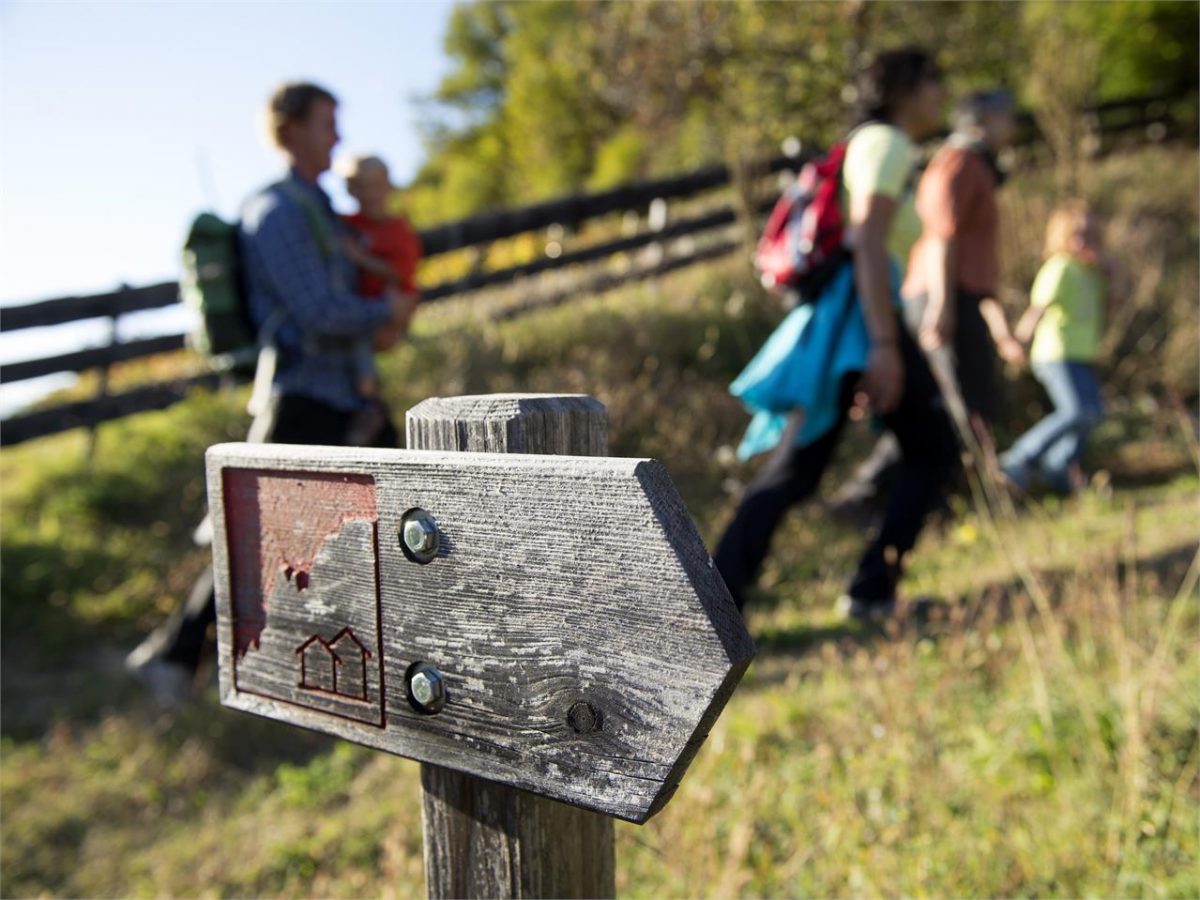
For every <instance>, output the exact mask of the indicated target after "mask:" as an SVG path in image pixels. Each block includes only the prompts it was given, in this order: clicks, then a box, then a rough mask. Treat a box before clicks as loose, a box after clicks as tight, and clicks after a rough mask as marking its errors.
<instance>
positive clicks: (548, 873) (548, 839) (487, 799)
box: [407, 394, 615, 898]
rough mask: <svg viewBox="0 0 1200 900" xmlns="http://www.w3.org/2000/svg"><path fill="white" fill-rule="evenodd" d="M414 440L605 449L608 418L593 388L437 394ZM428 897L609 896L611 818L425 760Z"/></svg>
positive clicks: (460, 445)
mask: <svg viewBox="0 0 1200 900" xmlns="http://www.w3.org/2000/svg"><path fill="white" fill-rule="evenodd" d="M407 437H408V439H407V446H408V447H409V449H413V450H459V451H475V452H489V453H539V454H566V455H571V456H604V455H606V453H607V445H608V418H607V414H606V412H605V409H604V405H603V404H601V403H600V402H599V401H598V400H595V399H593V398H591V397H586V396H559V395H503V394H498V395H491V396H486V397H447V398H433V399H431V400H426V401H425V402H423V403H421V404H418V405H417V406H416V407H414V408H413V409H411V410H410V411H409V413H408V416H407ZM421 786H422V788H423V789H424V813H423V821H424V828H425V880H426V888H427V890H428V893H429V896H430V897H438V898H441V897H611V896H613V895H614V893H615V883H614V853H613V820H612V818H611V817H609V816H605V815H601V814H599V813H594V812H590V811H588V810H585V809H579V808H577V807H573V806H568V805H566V804H565V803H559V802H558V801H556V800H551V799H549V798H546V797H541V796H538V795H536V794H532V793H529V792H528V791H523V790H519V789H517V788H512V787H508V786H506V785H502V784H497V783H495V782H491V781H485V780H484V779H482V778H476V777H475V776H473V775H467V774H464V773H461V772H456V771H452V770H450V769H445V768H442V767H441V766H437V765H433V764H431V763H422V764H421Z"/></svg>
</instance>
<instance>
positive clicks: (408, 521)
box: [400, 507, 441, 565]
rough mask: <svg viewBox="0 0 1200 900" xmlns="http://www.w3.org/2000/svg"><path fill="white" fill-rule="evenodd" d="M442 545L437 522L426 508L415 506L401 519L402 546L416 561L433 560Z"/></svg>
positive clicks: (410, 557)
mask: <svg viewBox="0 0 1200 900" xmlns="http://www.w3.org/2000/svg"><path fill="white" fill-rule="evenodd" d="M440 545H441V539H440V535H439V533H438V527H437V522H435V521H434V520H433V516H431V515H430V514H429V513H427V512H426V511H425V510H423V509H421V508H419V507H414V508H413V509H410V510H409V511H408V512H406V513H405V514H404V516H403V517H402V518H401V520H400V547H401V549H402V550H403V551H404V555H405V556H407V557H408V558H409V559H410V560H412V561H413V562H415V563H421V564H422V565H424V564H425V563H430V562H433V561H434V560H435V559H436V558H437V555H438V548H439V546H440Z"/></svg>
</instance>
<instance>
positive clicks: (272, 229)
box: [241, 171, 390, 412]
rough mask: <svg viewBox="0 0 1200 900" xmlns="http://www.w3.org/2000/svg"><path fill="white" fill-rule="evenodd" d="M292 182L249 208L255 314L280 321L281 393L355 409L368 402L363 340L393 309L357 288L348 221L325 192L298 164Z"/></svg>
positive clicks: (245, 217) (247, 248) (246, 236)
mask: <svg viewBox="0 0 1200 900" xmlns="http://www.w3.org/2000/svg"><path fill="white" fill-rule="evenodd" d="M287 182H288V183H286V184H282V185H281V184H275V185H271V186H270V187H268V188H266V189H264V190H263V191H261V192H260V193H258V194H256V195H254V196H253V197H251V198H250V199H249V200H248V201H246V205H245V207H244V208H243V210H242V226H241V249H242V260H243V267H244V271H245V273H246V289H247V292H248V303H249V308H250V314H251V316H252V317H253V318H254V321H255V323H257V324H258V326H259V327H260V328H261V327H262V326H263V325H264V324H265V323H271V324H273V325H275V326H276V330H275V332H274V339H275V343H276V345H277V346H278V348H279V363H278V367H277V369H276V371H275V384H274V390H275V392H276V393H279V394H287V395H300V396H303V397H308V398H311V399H313V400H316V401H318V402H320V403H324V404H325V405H327V406H330V407H332V408H334V409H337V410H340V411H342V412H353V411H355V410H357V409H361V408H362V407H363V406H364V405H366V401H365V400H364V399H363V398H362V397H360V396H359V394H358V392H357V390H356V385H355V382H356V378H357V375H358V374H360V373H361V365H360V363H359V362H358V361H357V360H356V351H355V348H356V345H359V344H360V343H361V341H362V340H363V339H364V338H366V337H369V335H370V334H371V332H373V331H374V330H375V329H376V328H378V327H379V326H380V325H382V324H383V323H384V322H386V321H387V319H388V317H389V315H390V310H389V307H388V304H387V303H382V302H379V301H373V300H366V299H364V298H362V297H361V296H359V295H358V294H357V293H355V292H354V290H353V287H352V286H353V284H354V281H355V270H354V266H353V265H352V264H351V262H350V260H349V259H348V258H347V257H346V255H345V253H344V252H343V250H342V237H343V235H344V234H345V233H346V232H345V226H344V225H343V223H342V221H341V220H340V219H339V218H338V216H337V214H336V213H334V211H333V206H332V205H331V204H330V202H329V197H328V196H326V194H325V192H324V191H322V190H321V188H320V187H318V186H317V185H316V184H312V183H310V182H307V181H305V180H304V179H302V178H300V177H299V176H298V175H297V174H296V173H295V172H294V171H293V172H291V173H289V175H288V179H287ZM297 191H304V193H305V194H306V195H307V196H308V197H310V198H311V199H312V201H313V204H314V206H315V207H316V208H317V209H318V210H319V211H320V212H321V213H322V214H323V215H324V216H325V217H326V218H327V219H328V223H329V229H328V236H329V238H330V240H329V241H328V243H329V244H330V245H331V246H329V247H326V248H322V247H321V245H320V242H319V238H318V235H316V234H315V233H314V228H313V226H312V224H310V216H311V213H306V211H305V209H304V207H303V206H302V204H301V202H300V201H299V200H298V199H297V198H296V197H295V193H296V192H297ZM280 311H282V312H280Z"/></svg>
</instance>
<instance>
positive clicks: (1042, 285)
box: [1001, 200, 1112, 493]
mask: <svg viewBox="0 0 1200 900" xmlns="http://www.w3.org/2000/svg"><path fill="white" fill-rule="evenodd" d="M1111 271H1112V262H1111V260H1109V259H1108V258H1107V257H1106V256H1105V254H1104V252H1103V249H1102V246H1101V238H1100V226H1099V222H1098V220H1097V218H1096V216H1095V215H1094V214H1093V213H1092V211H1091V210H1090V209H1089V207H1088V205H1087V203H1085V202H1084V201H1082V200H1070V201H1067V202H1066V203H1064V204H1062V205H1061V206H1059V207H1058V209H1056V210H1055V211H1054V213H1053V215H1051V217H1050V223H1049V225H1048V226H1047V228H1046V262H1045V263H1044V264H1043V266H1042V268H1041V270H1040V271H1039V272H1038V274H1037V278H1036V279H1034V282H1033V290H1032V291H1031V292H1030V307H1029V309H1028V310H1027V311H1026V313H1025V315H1024V316H1023V317H1022V318H1021V321H1020V323H1019V324H1018V325H1017V339H1018V340H1019V341H1022V342H1023V343H1026V344H1028V343H1030V341H1032V347H1031V348H1030V353H1029V358H1030V362H1031V364H1032V368H1033V374H1034V375H1035V376H1036V377H1037V379H1038V381H1040V382H1041V383H1042V387H1044V388H1045V389H1046V393H1048V394H1049V395H1050V400H1051V401H1052V402H1053V403H1054V412H1052V413H1051V414H1050V415H1048V416H1046V418H1044V419H1042V421H1040V422H1038V423H1037V424H1036V425H1034V426H1033V428H1031V429H1029V431H1027V432H1026V433H1025V434H1024V435H1022V436H1021V438H1020V439H1019V440H1018V441H1017V442H1016V443H1015V444H1013V446H1012V449H1010V450H1009V451H1008V452H1007V453H1005V454H1004V455H1003V456H1002V457H1001V468H1002V470H1003V471H1004V474H1005V475H1006V476H1007V477H1008V478H1009V480H1010V481H1011V482H1012V483H1013V484H1014V485H1016V487H1018V488H1019V489H1021V490H1022V491H1026V490H1028V489H1029V488H1030V487H1032V486H1033V485H1034V484H1035V483H1037V484H1039V485H1041V486H1044V487H1047V488H1049V489H1050V490H1053V491H1058V492H1061V493H1069V492H1070V491H1072V490H1073V489H1078V488H1080V487H1082V486H1083V484H1084V478H1083V474H1082V471H1081V470H1080V468H1079V459H1080V457H1081V456H1082V454H1083V448H1084V445H1085V444H1086V442H1087V438H1088V435H1089V434H1090V433H1091V431H1092V429H1093V428H1094V427H1095V426H1096V423H1097V422H1099V420H1100V416H1101V414H1102V412H1103V406H1102V403H1101V398H1100V382H1099V380H1098V379H1097V377H1096V371H1095V368H1094V364H1095V362H1096V358H1097V356H1098V355H1099V351H1100V337H1101V334H1102V332H1103V319H1104V301H1105V296H1106V294H1107V291H1108V285H1109V284H1110V283H1111V279H1110V278H1109V277H1108V276H1109V273H1110V272H1111Z"/></svg>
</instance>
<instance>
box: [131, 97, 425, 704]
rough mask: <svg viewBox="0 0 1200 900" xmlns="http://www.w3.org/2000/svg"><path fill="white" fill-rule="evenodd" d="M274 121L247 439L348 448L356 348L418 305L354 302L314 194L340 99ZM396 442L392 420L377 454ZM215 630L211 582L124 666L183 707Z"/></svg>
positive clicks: (252, 216) (349, 269) (258, 244)
mask: <svg viewBox="0 0 1200 900" xmlns="http://www.w3.org/2000/svg"><path fill="white" fill-rule="evenodd" d="M267 120H268V124H269V127H270V133H271V138H272V139H273V141H274V143H275V145H276V146H277V148H278V149H279V150H280V151H281V152H282V154H283V155H284V157H285V158H286V159H287V162H288V166H289V171H288V175H287V177H286V178H284V179H283V180H282V181H280V182H278V183H276V184H272V185H270V186H268V187H266V188H264V189H263V190H261V191H260V192H259V193H257V194H255V195H254V196H253V197H251V198H250V199H249V200H248V201H247V202H246V204H245V207H244V208H243V215H242V222H241V230H240V235H239V241H240V247H241V258H242V261H243V265H244V273H243V274H244V278H245V281H246V299H247V306H248V309H249V313H250V316H251V318H252V319H253V321H254V323H255V326H256V327H257V329H258V337H259V343H260V345H261V346H262V348H263V350H262V352H261V353H260V355H259V367H258V373H257V375H256V378H255V397H254V398H252V402H253V405H254V411H255V415H256V418H255V422H254V425H253V426H252V428H251V437H250V439H251V440H265V441H270V442H274V443H280V444H327V445H328V444H332V445H339V444H345V443H346V442H347V437H348V435H349V434H350V426H351V424H352V420H353V418H354V416H355V414H356V413H357V412H359V411H360V410H361V409H363V408H364V406H365V405H366V403H365V400H364V399H363V398H362V397H361V396H360V394H359V392H358V388H357V385H356V378H355V374H356V365H355V347H356V345H357V344H358V342H359V341H360V340H362V339H364V338H369V337H370V335H372V334H373V333H374V332H375V331H377V330H378V329H380V328H382V327H384V326H388V325H393V326H395V325H396V323H399V322H403V321H407V317H408V316H409V315H410V314H411V300H410V299H409V298H408V297H407V296H406V295H405V294H404V292H403V291H401V290H400V289H399V288H398V287H393V286H388V287H386V288H385V290H384V300H385V302H382V303H380V302H377V301H371V300H367V299H365V298H363V297H362V296H361V295H359V294H358V293H356V292H354V291H353V290H352V285H353V284H354V277H355V271H354V266H353V264H352V263H351V262H350V259H349V258H348V257H347V255H346V253H345V250H344V243H345V239H346V236H347V232H346V226H345V225H344V223H343V222H342V221H341V220H340V219H339V218H338V217H337V215H335V213H334V212H333V207H332V206H331V204H330V202H329V198H328V196H326V194H325V192H324V191H322V190H321V188H320V186H319V185H318V184H317V178H318V177H319V176H320V175H321V174H322V173H323V172H325V171H327V170H328V169H329V165H330V159H331V154H332V152H333V148H334V145H335V144H337V142H338V132H337V100H336V99H335V98H334V96H333V94H331V93H330V92H329V91H327V90H325V89H324V88H321V87H318V86H317V85H314V84H307V83H297V84H286V85H283V86H282V87H280V88H279V89H278V90H277V91H276V92H275V94H274V95H273V96H272V97H271V100H270V103H269V105H268V107H267ZM260 395H261V396H260ZM398 441H399V437H398V434H397V432H396V429H395V427H394V426H393V425H392V423H391V421H390V420H389V419H387V418H386V417H385V418H384V421H383V423H382V425H381V427H380V428H379V430H378V433H377V434H376V435H375V439H374V441H373V444H374V445H375V446H381V447H384V446H387V447H394V446H396V445H397V443H398ZM202 529H203V526H202ZM215 618H216V609H215V603H214V597H213V586H212V572H211V570H209V571H206V572H205V573H204V574H203V575H202V576H201V577H200V579H199V580H198V581H197V582H196V584H195V586H194V587H193V589H192V592H191V594H190V595H189V597H188V599H187V602H186V603H184V604H183V605H182V606H180V607H179V608H178V609H176V610H175V612H174V613H173V614H172V615H171V617H170V618H169V619H168V620H167V622H166V623H164V625H162V626H161V627H160V628H158V629H157V630H156V631H155V632H154V633H153V634H151V635H150V636H149V637H147V638H146V640H145V641H143V642H142V643H141V645H139V646H138V647H137V648H136V649H135V650H134V651H133V652H132V653H131V654H130V655H129V656H128V658H127V659H126V666H127V668H128V669H129V670H130V671H131V672H132V673H134V674H135V675H136V676H138V677H139V678H140V679H141V680H142V681H143V682H144V683H145V684H146V685H147V686H148V687H149V688H150V689H151V690H152V691H153V693H154V694H155V696H156V698H157V699H159V700H160V701H161V702H163V703H164V704H174V703H178V702H180V701H182V700H184V699H186V697H187V696H188V694H189V693H190V690H191V686H192V682H193V680H194V676H195V672H196V669H197V667H198V666H199V664H200V660H201V657H202V654H203V650H204V646H205V635H206V632H207V630H208V626H209V625H210V624H211V623H212V622H213V621H214V619H215Z"/></svg>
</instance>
